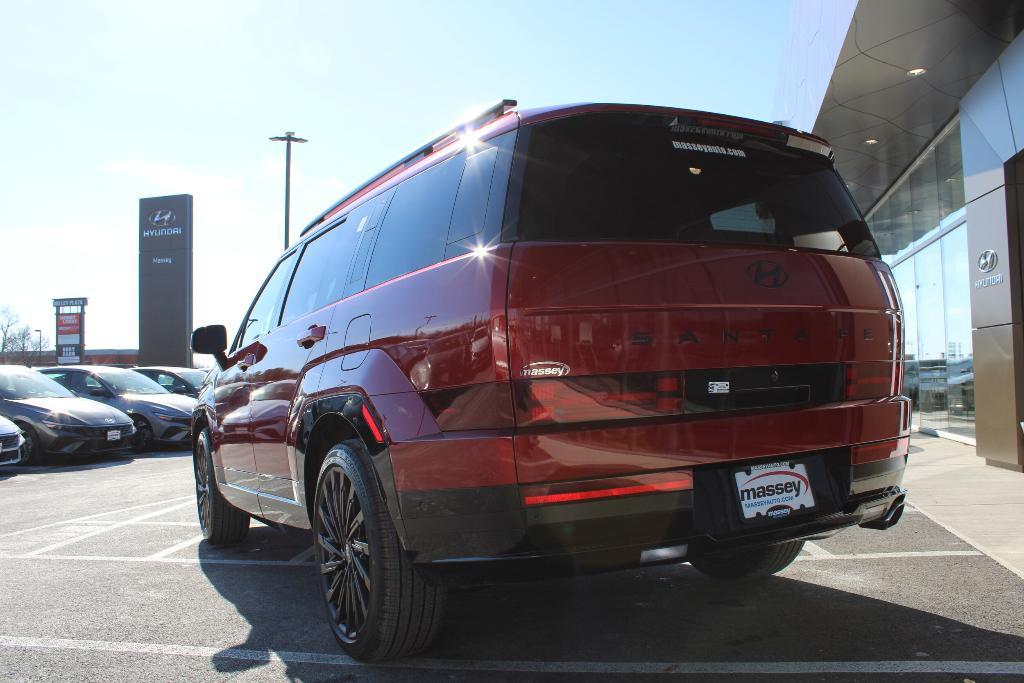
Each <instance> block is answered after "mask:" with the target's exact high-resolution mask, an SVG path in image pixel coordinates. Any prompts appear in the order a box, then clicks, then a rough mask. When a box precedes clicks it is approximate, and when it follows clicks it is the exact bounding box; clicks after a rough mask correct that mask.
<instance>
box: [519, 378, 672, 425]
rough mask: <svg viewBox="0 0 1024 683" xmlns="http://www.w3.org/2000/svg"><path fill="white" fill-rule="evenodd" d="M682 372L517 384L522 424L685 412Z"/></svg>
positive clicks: (562, 422)
mask: <svg viewBox="0 0 1024 683" xmlns="http://www.w3.org/2000/svg"><path fill="white" fill-rule="evenodd" d="M683 388H684V386H683V374H682V373H681V372H638V373H626V374H620V375H591V376H588V377H562V378H558V379H541V380H522V381H519V382H516V389H515V392H516V418H517V420H518V422H519V424H520V425H541V424H565V423H570V422H599V421H604V420H624V419H631V418H641V417H661V416H666V415H681V414H682V413H683Z"/></svg>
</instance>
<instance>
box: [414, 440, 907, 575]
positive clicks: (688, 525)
mask: <svg viewBox="0 0 1024 683" xmlns="http://www.w3.org/2000/svg"><path fill="white" fill-rule="evenodd" d="M820 460H821V467H820V468H819V471H818V472H817V478H818V484H817V485H816V487H815V496H816V500H817V505H816V509H815V510H814V511H813V512H811V513H805V514H803V515H800V516H796V515H794V516H793V517H790V518H787V519H784V520H778V521H775V520H773V521H765V522H761V523H756V524H752V523H747V522H744V521H743V520H741V519H740V518H739V512H738V504H737V502H736V499H735V494H734V493H733V492H732V491H731V490H730V489H729V488H728V487H723V486H722V485H721V481H722V480H724V479H725V478H726V475H727V474H728V473H729V472H731V471H732V469H733V468H734V467H735V466H736V465H738V464H741V463H735V462H733V463H727V464H724V465H720V466H714V467H707V468H695V470H694V489H693V490H683V491H672V492H666V493H651V494H643V495H635V496H624V497H622V498H611V499H604V500H593V501H584V502H575V503H565V504H556V505H539V506H536V507H529V508H525V509H524V507H523V505H522V503H521V499H520V492H519V489H518V487H515V486H498V487H485V488H475V489H448V490H444V491H430V492H413V493H400V494H399V500H400V505H401V508H402V513H403V514H402V516H403V527H404V539H403V540H404V541H405V545H406V548H407V549H408V550H410V551H412V552H413V553H414V556H415V561H416V562H417V563H419V564H420V565H421V566H424V567H429V568H430V570H431V571H434V572H437V573H442V574H456V575H460V577H461V578H467V579H470V580H472V579H480V580H497V579H524V578H533V577H536V576H547V575H559V574H565V573H588V572H600V571H608V570H614V569H625V568H630V567H636V566H642V565H648V564H659V563H666V562H681V561H687V560H690V559H693V558H695V557H699V556H701V555H708V554H713V553H715V552H721V551H726V550H735V549H738V548H746V547H756V546H759V545H770V544H773V543H779V542H782V541H788V540H795V539H808V538H822V537H825V536H829V535H831V534H834V533H836V532H838V531H840V530H842V529H844V528H847V527H851V526H856V525H862V526H867V527H871V528H887V527H888V526H891V525H892V524H895V523H896V521H898V519H899V516H900V514H901V512H902V506H903V502H904V499H905V496H906V491H905V490H904V489H902V488H901V487H900V483H901V481H902V477H903V472H904V469H905V467H906V457H903V456H901V457H893V458H889V459H886V460H881V461H876V462H871V463H865V464H856V465H850V464H849V449H837V450H836V451H834V452H829V453H826V454H823V455H822V456H821V458H820Z"/></svg>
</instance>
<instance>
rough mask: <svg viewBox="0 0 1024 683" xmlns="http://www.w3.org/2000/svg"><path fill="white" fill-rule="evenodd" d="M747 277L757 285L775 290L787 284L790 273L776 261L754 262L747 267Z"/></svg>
mask: <svg viewBox="0 0 1024 683" xmlns="http://www.w3.org/2000/svg"><path fill="white" fill-rule="evenodd" d="M747 277H749V278H750V279H751V280H753V281H754V284H755V285H760V286H762V287H770V288H772V289H774V288H775V287H781V286H782V285H784V284H786V281H787V280H789V273H787V272H786V271H785V269H783V267H782V265H781V264H778V263H776V262H775V261H754V262H753V263H751V264H750V265H749V266H747Z"/></svg>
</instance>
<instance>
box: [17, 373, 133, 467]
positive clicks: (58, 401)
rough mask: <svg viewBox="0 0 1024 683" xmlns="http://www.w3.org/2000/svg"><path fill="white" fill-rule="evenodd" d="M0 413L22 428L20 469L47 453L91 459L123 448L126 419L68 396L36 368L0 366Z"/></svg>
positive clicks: (128, 433)
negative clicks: (91, 456)
mask: <svg viewBox="0 0 1024 683" xmlns="http://www.w3.org/2000/svg"><path fill="white" fill-rule="evenodd" d="M0 415H2V416H3V417H6V418H7V419H8V420H10V421H11V422H13V423H14V424H16V425H17V426H18V428H19V429H21V431H22V433H23V435H24V439H25V443H24V445H23V446H22V449H21V462H22V464H24V465H29V464H38V463H40V462H41V461H42V460H43V459H44V458H45V457H46V456H47V455H76V456H77V455H93V454H97V453H109V452H111V451H118V450H123V449H126V448H128V447H129V446H130V445H131V440H132V438H133V436H134V434H135V427H134V426H133V425H132V420H131V418H130V417H128V416H127V415H125V414H124V413H123V412H121V411H120V410H118V409H116V408H114V407H111V406H105V405H103V404H102V403H97V402H96V401H90V400H88V399H84V398H77V397H75V395H74V394H73V393H71V392H70V391H68V390H67V389H65V388H64V387H62V386H61V385H59V384H57V383H56V382H54V381H53V380H52V379H50V378H48V377H46V376H45V375H42V374H40V373H38V372H36V371H35V370H30V369H29V368H26V367H22V366H15V365H6V366H0Z"/></svg>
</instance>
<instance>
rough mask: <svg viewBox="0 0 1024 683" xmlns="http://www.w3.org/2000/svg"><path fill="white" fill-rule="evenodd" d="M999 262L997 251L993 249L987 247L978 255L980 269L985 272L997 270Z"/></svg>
mask: <svg viewBox="0 0 1024 683" xmlns="http://www.w3.org/2000/svg"><path fill="white" fill-rule="evenodd" d="M998 263H999V256H998V255H997V254H996V252H994V251H992V250H991V249H986V250H985V251H983V252H981V256H979V257H978V270H980V271H981V272H983V273H991V272H992V271H993V270H995V268H996V265H997V264H998Z"/></svg>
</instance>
